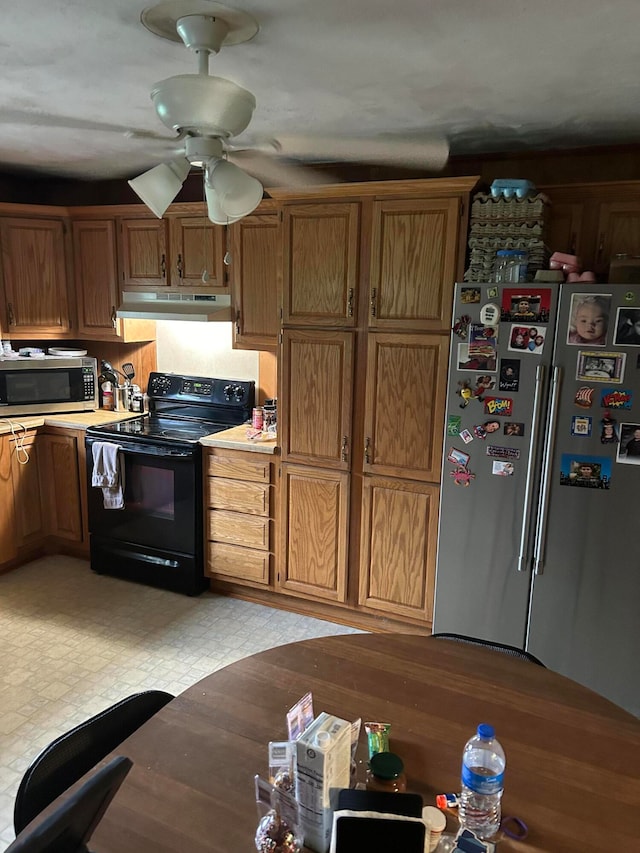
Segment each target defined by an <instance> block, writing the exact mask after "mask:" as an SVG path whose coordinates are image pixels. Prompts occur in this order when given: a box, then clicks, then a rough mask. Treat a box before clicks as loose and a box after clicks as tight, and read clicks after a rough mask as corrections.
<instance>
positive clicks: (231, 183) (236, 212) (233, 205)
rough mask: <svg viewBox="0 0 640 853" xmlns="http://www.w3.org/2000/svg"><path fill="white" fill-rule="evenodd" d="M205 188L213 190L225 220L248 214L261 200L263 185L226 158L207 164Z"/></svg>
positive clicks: (239, 217) (235, 219) (234, 219)
mask: <svg viewBox="0 0 640 853" xmlns="http://www.w3.org/2000/svg"><path fill="white" fill-rule="evenodd" d="M206 188H211V189H212V190H214V192H215V196H216V200H217V205H218V206H219V208H220V211H221V212H222V213H223V214H224V216H225V217H226V218H225V221H226V219H229V221H231V220H233V221H237V220H238V219H242V217H243V216H248V214H250V213H252V212H253V211H254V210H255V209H256V207H257V206H258V205H259V204H260V202H261V201H262V195H263V187H262V184H261V183H260V181H258V180H257V179H256V178H253V177H251V175H247V173H246V172H243V171H242V169H239V168H238V167H237V166H234V165H233V163H229V162H228V161H227V160H214V161H213V162H210V163H208V164H207V169H206V177H205V190H206Z"/></svg>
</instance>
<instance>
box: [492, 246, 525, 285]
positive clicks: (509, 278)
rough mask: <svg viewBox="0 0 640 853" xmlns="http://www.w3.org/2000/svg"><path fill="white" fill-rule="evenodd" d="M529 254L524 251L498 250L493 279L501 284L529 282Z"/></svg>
mask: <svg viewBox="0 0 640 853" xmlns="http://www.w3.org/2000/svg"><path fill="white" fill-rule="evenodd" d="M528 259H529V253H528V252H526V251H525V250H524V249H498V251H497V252H496V264H495V270H494V276H493V279H494V281H496V282H499V283H505V284H507V283H510V284H518V283H520V282H523V281H526V280H527V262H528Z"/></svg>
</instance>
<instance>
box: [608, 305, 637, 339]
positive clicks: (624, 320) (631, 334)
mask: <svg viewBox="0 0 640 853" xmlns="http://www.w3.org/2000/svg"><path fill="white" fill-rule="evenodd" d="M613 342H614V344H616V346H620V347H640V308H618V314H617V316H616V333H615V337H614V340H613Z"/></svg>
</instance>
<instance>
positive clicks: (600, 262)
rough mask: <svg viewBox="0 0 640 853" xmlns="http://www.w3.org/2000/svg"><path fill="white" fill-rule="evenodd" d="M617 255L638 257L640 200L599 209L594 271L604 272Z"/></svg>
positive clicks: (639, 250)
mask: <svg viewBox="0 0 640 853" xmlns="http://www.w3.org/2000/svg"><path fill="white" fill-rule="evenodd" d="M618 254H625V255H635V256H640V200H638V201H621V202H611V203H607V204H601V205H600V207H599V217H598V251H597V256H596V271H597V272H604V271H606V270H607V268H608V266H609V263H610V261H611V260H612V258H613V257H614V256H615V255H618Z"/></svg>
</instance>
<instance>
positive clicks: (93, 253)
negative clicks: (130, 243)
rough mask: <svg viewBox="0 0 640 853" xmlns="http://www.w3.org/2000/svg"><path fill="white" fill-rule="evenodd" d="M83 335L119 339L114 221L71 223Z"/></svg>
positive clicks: (80, 332)
mask: <svg viewBox="0 0 640 853" xmlns="http://www.w3.org/2000/svg"><path fill="white" fill-rule="evenodd" d="M72 234H73V255H74V269H75V276H76V293H77V299H78V332H79V334H80V335H95V334H96V333H98V334H100V335H107V336H108V337H114V338H115V337H117V336H118V329H117V325H118V323H117V318H116V309H117V307H118V304H119V298H120V297H119V287H118V270H117V263H118V262H117V248H116V223H115V221H114V220H113V219H99V220H79V221H77V222H73V223H72Z"/></svg>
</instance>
